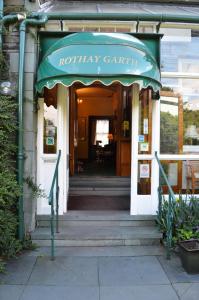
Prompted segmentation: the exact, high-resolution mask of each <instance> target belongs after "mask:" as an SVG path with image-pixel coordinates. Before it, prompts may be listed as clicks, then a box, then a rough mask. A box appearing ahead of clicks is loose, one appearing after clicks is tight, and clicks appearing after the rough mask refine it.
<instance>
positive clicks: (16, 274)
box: [0, 255, 37, 284]
mask: <svg viewBox="0 0 199 300" xmlns="http://www.w3.org/2000/svg"><path fill="white" fill-rule="evenodd" d="M36 260H37V257H34V256H29V257H28V256H23V255H21V256H20V257H18V258H13V259H11V260H10V261H9V262H8V264H7V265H6V274H0V283H1V284H26V282H27V281H28V278H29V277H30V274H31V272H32V270H33V266H34V264H35V262H36Z"/></svg>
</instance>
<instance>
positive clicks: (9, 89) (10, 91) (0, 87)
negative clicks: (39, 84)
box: [0, 81, 16, 96]
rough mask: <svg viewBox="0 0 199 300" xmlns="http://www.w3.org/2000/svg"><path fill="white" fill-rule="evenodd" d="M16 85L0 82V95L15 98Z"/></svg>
mask: <svg viewBox="0 0 199 300" xmlns="http://www.w3.org/2000/svg"><path fill="white" fill-rule="evenodd" d="M15 93H16V85H15V84H14V83H12V82H10V81H2V82H0V94H1V95H4V96H15Z"/></svg>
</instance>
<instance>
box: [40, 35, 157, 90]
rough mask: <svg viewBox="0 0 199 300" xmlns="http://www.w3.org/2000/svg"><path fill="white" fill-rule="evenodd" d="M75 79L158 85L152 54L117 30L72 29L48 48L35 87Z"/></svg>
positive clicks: (144, 86) (48, 86)
mask: <svg viewBox="0 0 199 300" xmlns="http://www.w3.org/2000/svg"><path fill="white" fill-rule="evenodd" d="M75 82H81V83H83V84H84V85H90V84H92V83H94V82H101V83H102V84H104V85H107V86H108V85H111V84H112V83H114V82H119V83H121V84H122V85H124V86H130V85H131V84H133V83H138V84H139V85H140V87H141V88H147V87H151V88H153V90H154V91H157V90H159V89H160V87H161V83H160V70H159V68H158V65H157V62H156V60H155V58H154V56H153V54H152V53H151V52H150V51H149V49H148V48H147V47H146V46H145V45H144V43H142V42H141V41H140V40H138V39H137V38H135V37H133V36H131V35H129V34H118V33H88V32H81V33H75V34H71V35H69V36H66V37H64V38H62V39H60V40H59V41H58V42H56V43H55V44H54V45H53V46H51V47H50V48H49V50H48V51H47V53H46V55H45V56H44V57H43V59H42V61H41V63H40V66H39V69H38V76H37V84H36V88H37V90H38V91H39V92H41V91H42V89H43V88H44V87H47V88H49V89H51V88H53V87H54V86H55V85H56V84H58V83H61V84H63V85H65V86H71V85H72V84H73V83H75Z"/></svg>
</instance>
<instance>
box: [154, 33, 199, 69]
mask: <svg viewBox="0 0 199 300" xmlns="http://www.w3.org/2000/svg"><path fill="white" fill-rule="evenodd" d="M160 33H163V34H164V36H163V38H162V41H161V69H162V71H163V72H183V73H185V72H189V73H199V52H198V47H199V31H198V30H193V29H191V28H161V29H160Z"/></svg>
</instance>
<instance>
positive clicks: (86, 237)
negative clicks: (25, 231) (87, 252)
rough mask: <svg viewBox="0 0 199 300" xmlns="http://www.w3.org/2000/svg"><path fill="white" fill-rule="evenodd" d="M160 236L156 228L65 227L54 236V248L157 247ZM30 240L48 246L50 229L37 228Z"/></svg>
mask: <svg viewBox="0 0 199 300" xmlns="http://www.w3.org/2000/svg"><path fill="white" fill-rule="evenodd" d="M160 238H161V234H160V233H159V232H158V230H157V228H156V227H148V226H145V227H129V226H127V227H126V226H122V227H121V226H115V227H113V226H103V227H102V226H72V225H71V226H67V227H65V228H63V227H61V228H60V232H59V233H56V234H55V244H56V246H84V247H85V246H135V245H137V246H138V245H139V246H140V245H157V244H159V241H160ZM32 240H33V242H35V243H36V244H38V245H39V246H50V242H51V240H50V229H49V228H37V229H36V230H35V232H33V233H32Z"/></svg>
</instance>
